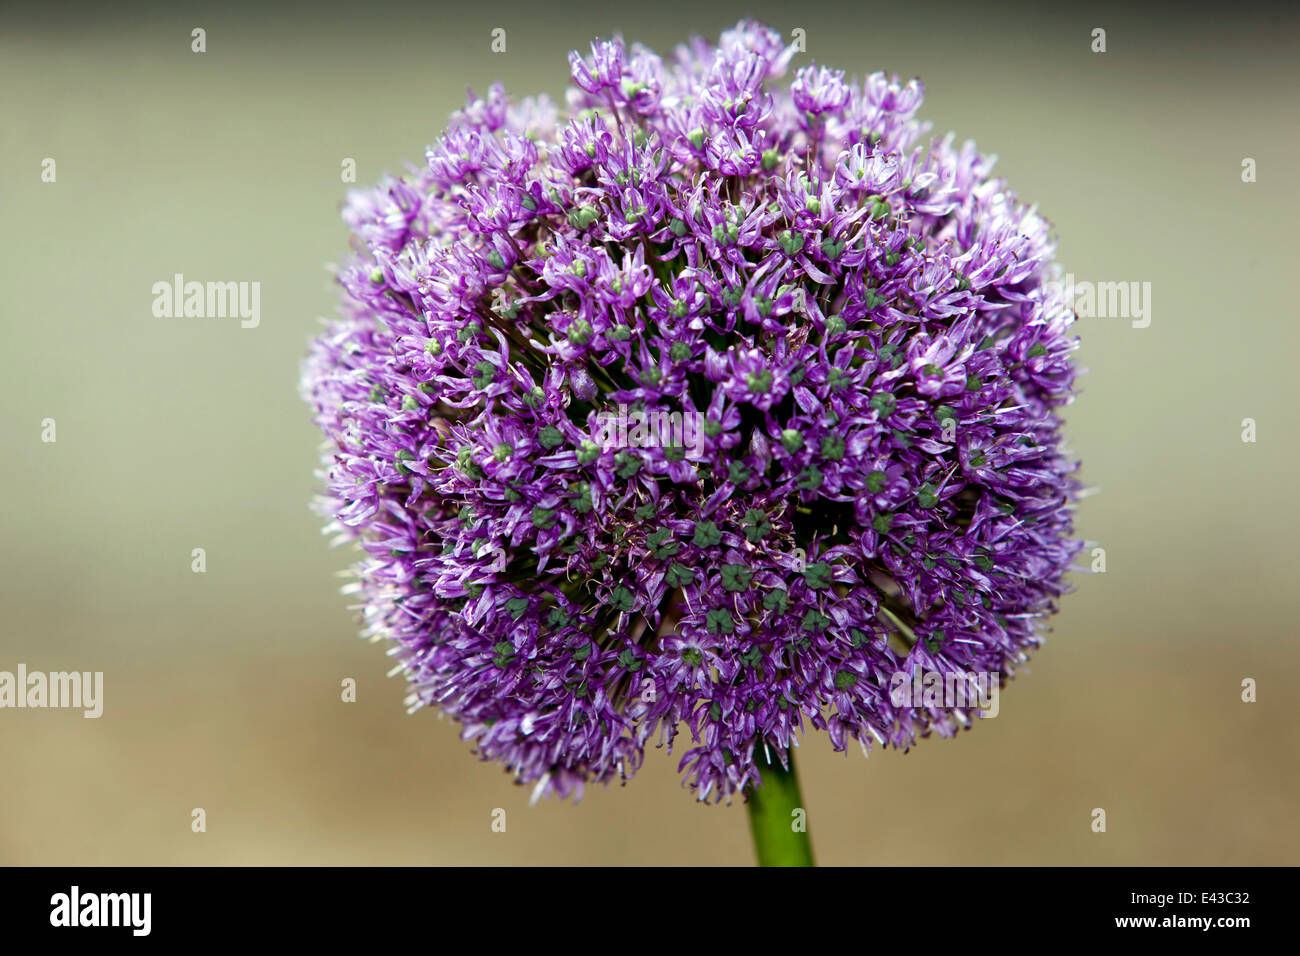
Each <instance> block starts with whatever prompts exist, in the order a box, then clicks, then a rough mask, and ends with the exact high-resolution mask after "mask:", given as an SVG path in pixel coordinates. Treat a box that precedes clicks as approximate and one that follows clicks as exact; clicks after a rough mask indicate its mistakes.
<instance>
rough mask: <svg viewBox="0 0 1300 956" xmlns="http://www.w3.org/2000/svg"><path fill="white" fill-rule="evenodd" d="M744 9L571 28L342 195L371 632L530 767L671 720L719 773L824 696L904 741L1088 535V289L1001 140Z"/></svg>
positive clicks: (756, 776)
mask: <svg viewBox="0 0 1300 956" xmlns="http://www.w3.org/2000/svg"><path fill="white" fill-rule="evenodd" d="M793 54H794V51H793V50H792V49H791V48H789V47H785V46H783V44H782V42H781V39H780V37H779V35H778V34H776V33H775V32H773V31H771V30H768V29H766V28H764V27H762V26H760V25H758V24H755V23H751V22H744V23H741V24H739V25H738V26H737V27H736V28H735V29H733V30H730V31H728V32H726V33H724V34H723V35H722V37H721V38H720V40H719V43H718V45H717V46H711V45H709V44H707V43H704V42H703V41H700V40H695V41H693V42H692V43H690V44H689V45H686V46H683V47H681V48H679V49H678V51H677V52H676V54H675V56H674V57H673V58H672V59H671V60H663V59H661V58H660V57H658V56H656V55H655V54H654V53H653V52H651V51H650V50H648V49H644V48H642V47H640V46H636V45H633V46H631V47H626V46H625V45H624V44H623V42H622V41H620V40H614V41H611V42H597V43H595V44H593V46H592V51H591V55H590V56H587V57H584V56H581V55H579V54H578V53H574V54H572V55H571V56H570V66H571V75H572V80H573V83H574V86H573V87H572V88H570V90H569V91H568V94H567V103H566V108H565V109H563V110H559V109H557V108H556V107H555V106H554V105H552V103H550V102H549V101H548V100H547V99H546V98H544V97H538V98H535V99H524V100H522V101H519V102H515V103H511V102H510V101H508V100H507V98H506V96H505V93H504V92H503V91H502V89H501V88H499V87H495V86H494V87H493V88H492V89H490V90H489V91H488V92H487V95H486V96H485V97H483V98H476V97H474V96H473V94H471V96H470V101H469V103H468V104H467V105H466V107H465V108H464V109H463V110H461V111H459V112H457V113H455V114H454V115H453V117H452V119H451V122H450V125H449V127H448V129H447V131H446V132H445V134H444V135H442V136H441V137H440V138H439V139H438V140H437V142H436V143H434V145H432V146H431V147H430V148H429V149H428V152H427V156H426V162H425V163H424V164H423V165H422V166H420V167H419V168H418V169H415V170H413V171H412V172H411V173H410V175H409V176H407V177H406V178H389V179H386V180H384V181H383V182H382V183H381V184H380V186H379V187H378V188H376V189H373V190H369V191H358V192H355V193H354V194H353V195H352V196H351V197H350V199H349V202H348V205H347V207H346V210H345V212H344V219H345V221H346V223H347V225H348V226H349V227H350V228H351V230H352V231H353V233H354V234H355V240H356V241H355V243H354V245H355V256H354V258H353V259H352V260H351V261H350V262H349V263H348V264H346V265H345V266H343V267H342V268H340V269H339V271H338V281H339V283H340V284H341V286H342V289H343V291H344V297H345V318H343V319H341V320H339V321H336V322H334V323H333V324H332V325H330V326H329V328H328V330H327V332H326V333H325V334H324V335H322V337H320V338H319V339H318V340H317V341H316V342H315V343H314V345H313V348H312V351H311V354H310V357H309V358H308V360H307V362H306V365H305V367H304V374H303V393H304V396H305V397H306V398H307V400H308V401H309V402H310V403H311V404H312V406H313V407H314V409H315V413H316V417H315V420H316V422H317V424H318V425H319V426H320V427H321V429H322V430H323V431H324V432H325V435H326V436H327V439H328V442H327V451H326V462H325V471H326V476H325V477H326V480H327V482H328V498H327V499H326V500H325V501H324V508H325V510H327V511H328V513H329V514H330V516H331V517H332V518H333V519H334V526H335V527H337V528H340V529H342V531H343V532H344V536H345V537H347V538H351V539H354V540H355V541H356V542H358V543H359V544H360V547H361V548H362V549H364V555H365V557H364V560H363V562H362V564H361V565H360V566H359V568H358V574H359V580H358V581H357V583H356V585H355V588H356V590H357V591H358V592H359V593H360V594H361V596H362V598H363V602H364V603H363V607H364V620H365V631H366V633H367V634H368V635H371V636H373V637H376V638H383V639H386V640H388V641H391V642H393V644H392V648H393V652H394V654H395V655H396V657H397V658H398V660H399V662H400V665H401V668H402V669H403V670H404V672H405V674H406V676H407V678H408V680H409V681H410V685H411V703H412V705H413V707H419V706H423V705H433V706H436V707H437V708H440V709H441V710H442V711H443V712H444V713H446V714H449V715H451V716H452V717H454V718H455V719H456V720H458V721H459V722H460V723H461V725H462V727H463V735H464V737H465V738H466V739H468V740H471V741H473V743H474V746H475V747H476V749H477V751H478V752H479V753H480V754H481V756H482V757H483V758H485V759H491V760H497V761H500V762H501V763H503V764H504V765H505V766H506V767H507V768H509V770H510V771H511V772H512V773H513V774H514V775H515V776H516V778H517V779H518V780H519V781H520V782H526V783H532V784H534V785H535V789H536V791H537V792H538V793H551V792H554V793H558V794H561V795H568V794H574V795H580V794H581V791H582V787H583V785H584V783H586V782H588V781H602V782H604V781H609V780H611V779H614V778H619V779H626V778H628V777H629V776H631V775H632V774H633V773H634V772H635V771H636V769H637V768H638V767H639V765H640V763H641V760H642V756H643V753H644V750H645V747H646V746H647V744H654V745H657V746H662V745H665V744H666V745H668V747H669V748H670V749H671V747H672V744H673V741H674V738H675V736H676V735H677V734H678V733H679V732H686V733H688V734H689V737H690V745H689V746H688V747H687V748H686V749H685V752H684V754H683V756H682V759H681V766H680V770H681V771H682V773H683V774H684V776H685V779H686V782H687V783H688V784H689V786H690V787H691V788H692V789H694V790H695V792H696V795H697V796H698V798H699V799H701V800H718V799H730V798H731V797H732V796H733V795H734V794H736V793H738V792H742V791H744V790H745V789H746V788H748V787H752V786H756V785H760V784H761V776H762V775H761V772H760V766H762V765H763V764H762V762H761V761H756V754H757V755H760V756H761V755H763V754H766V755H769V756H770V758H771V759H773V760H779V761H784V759H785V755H786V754H787V753H788V752H789V749H790V748H791V747H792V746H795V745H796V744H797V738H798V737H799V736H800V735H801V734H802V733H803V732H804V730H805V729H806V728H808V727H812V728H816V729H820V730H824V731H825V732H826V734H827V736H828V737H829V739H830V742H831V744H832V745H833V746H834V747H835V748H836V749H838V750H842V749H844V748H845V747H846V746H847V745H848V744H849V742H850V739H852V740H856V741H858V742H859V744H861V746H862V748H863V750H864V751H866V750H867V749H869V747H870V745H871V743H872V742H873V741H875V742H877V743H879V744H881V745H884V746H889V745H892V746H896V747H907V746H909V745H910V744H911V743H912V742H914V741H915V739H916V738H917V737H918V736H927V735H929V734H930V733H931V732H935V733H938V734H940V735H944V736H947V735H951V734H952V733H954V732H955V731H957V730H958V729H960V728H961V727H962V726H964V725H967V724H968V723H969V720H970V717H971V715H972V713H973V711H972V709H971V708H970V707H969V706H962V705H961V702H958V703H956V704H955V703H954V702H953V701H952V700H949V699H946V698H945V699H930V698H927V699H926V700H920V699H917V698H915V697H908V696H907V695H906V694H903V695H901V696H900V694H898V693H897V690H898V688H899V687H900V686H901V687H911V686H914V681H913V678H919V676H920V675H921V674H926V675H931V674H937V675H940V676H941V677H948V676H950V675H958V676H961V675H973V674H991V675H994V677H995V679H997V680H1004V679H1005V678H1006V677H1007V676H1009V675H1010V674H1011V673H1012V668H1013V667H1014V666H1015V665H1016V664H1017V663H1019V662H1021V661H1024V660H1025V659H1026V657H1027V654H1028V653H1029V652H1030V651H1031V650H1033V649H1034V648H1035V647H1036V646H1037V645H1039V644H1040V643H1041V641H1042V629H1043V621H1044V619H1045V618H1046V617H1047V616H1048V615H1049V614H1050V613H1052V612H1053V611H1054V610H1055V599H1056V598H1057V597H1058V596H1059V595H1060V594H1061V593H1062V592H1063V590H1064V589H1065V585H1064V582H1063V575H1064V574H1065V572H1066V571H1067V569H1068V566H1069V565H1070V563H1071V561H1072V559H1073V557H1074V555H1075V553H1076V552H1077V550H1078V547H1079V544H1078V542H1076V541H1074V540H1072V538H1071V534H1072V526H1071V510H1072V503H1073V500H1074V498H1075V496H1076V493H1077V482H1076V479H1075V478H1074V476H1073V473H1074V471H1075V463H1074V462H1073V461H1072V459H1071V458H1070V457H1069V455H1068V453H1067V452H1066V450H1065V449H1064V446H1063V443H1062V439H1061V435H1060V425H1061V423H1060V420H1059V419H1058V417H1057V415H1056V410H1057V409H1058V407H1059V406H1061V405H1063V404H1065V403H1066V402H1068V401H1069V400H1070V399H1071V397H1072V394H1073V375H1074V372H1073V367H1072V364H1071V362H1070V352H1071V351H1072V349H1073V348H1074V347H1075V344H1076V343H1075V340H1074V339H1072V338H1071V337H1069V334H1068V333H1069V331H1070V330H1069V326H1070V324H1071V322H1072V321H1073V318H1074V317H1073V315H1072V313H1071V311H1070V309H1069V306H1068V303H1067V302H1066V301H1065V300H1064V298H1063V296H1062V294H1061V293H1060V292H1059V291H1055V290H1057V289H1059V284H1058V283H1054V282H1053V279H1054V278H1055V277H1056V276H1058V275H1059V267H1057V266H1056V265H1055V264H1054V262H1053V250H1054V244H1053V241H1052V239H1051V238H1050V236H1049V232H1048V226H1047V224H1046V223H1045V222H1044V220H1043V219H1041V218H1040V217H1039V216H1038V215H1037V214H1036V213H1035V212H1034V210H1032V209H1030V208H1026V207H1025V206H1024V205H1022V204H1021V203H1020V202H1018V201H1017V199H1016V198H1015V197H1014V196H1013V195H1012V194H1011V193H1009V192H1008V191H1007V190H1006V188H1005V187H1004V185H1003V183H1002V182H1001V181H1000V180H998V179H994V178H991V175H990V170H991V166H992V161H991V160H990V159H989V158H987V157H985V156H983V155H981V154H980V153H978V152H976V150H975V148H974V146H973V145H972V144H969V143H968V144H966V145H963V146H956V145H954V143H953V140H952V138H951V137H948V138H946V139H943V140H935V141H928V140H925V141H923V137H924V136H925V133H926V131H927V129H928V126H926V125H924V124H922V123H920V122H918V121H917V120H915V119H914V115H915V113H916V110H917V108H918V107H919V106H920V104H921V100H922V88H921V85H920V83H919V82H917V81H912V82H908V83H901V82H899V81H898V80H897V78H890V77H887V76H885V75H883V74H874V75H872V76H869V77H867V78H866V80H865V81H862V82H860V83H859V82H857V81H852V80H850V79H847V78H846V77H845V75H844V74H843V73H841V72H839V71H836V70H831V69H827V68H825V67H820V66H816V65H813V66H807V67H803V68H800V69H797V70H795V71H794V76H793V79H792V81H791V82H790V83H789V84H788V85H781V84H775V83H772V81H773V80H775V79H777V78H778V77H781V76H783V75H784V74H785V73H786V72H787V69H788V66H789V61H790V60H791V58H792V56H793Z"/></svg>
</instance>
